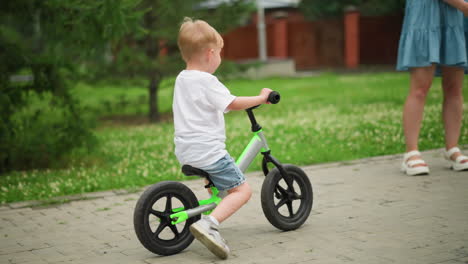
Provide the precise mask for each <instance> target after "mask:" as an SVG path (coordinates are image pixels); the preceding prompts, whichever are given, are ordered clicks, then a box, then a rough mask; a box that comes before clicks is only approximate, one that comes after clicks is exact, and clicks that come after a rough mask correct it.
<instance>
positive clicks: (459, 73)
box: [442, 67, 467, 163]
mask: <svg viewBox="0 0 468 264" xmlns="http://www.w3.org/2000/svg"><path fill="white" fill-rule="evenodd" d="M463 77H464V70H463V69H462V68H459V67H443V68H442V89H443V91H444V102H443V105H442V118H443V121H444V128H445V148H446V149H447V150H449V149H451V148H453V147H456V146H458V139H459V138H460V129H461V124H462V114H463V93H462V87H463ZM460 155H461V153H460V152H457V153H454V154H453V155H452V157H451V159H453V160H455V159H456V158H457V157H458V156H460ZM463 162H467V160H465V161H462V163H463Z"/></svg>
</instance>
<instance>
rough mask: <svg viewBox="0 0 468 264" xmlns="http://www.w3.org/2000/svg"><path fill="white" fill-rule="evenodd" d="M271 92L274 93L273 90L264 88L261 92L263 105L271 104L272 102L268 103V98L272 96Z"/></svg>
mask: <svg viewBox="0 0 468 264" xmlns="http://www.w3.org/2000/svg"><path fill="white" fill-rule="evenodd" d="M271 92H273V90H271V89H270V88H263V89H262V90H261V91H260V96H261V97H262V98H263V104H269V103H270V102H268V96H269V95H270V93H271Z"/></svg>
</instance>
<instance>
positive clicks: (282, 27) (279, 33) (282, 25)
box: [269, 18, 288, 59]
mask: <svg viewBox="0 0 468 264" xmlns="http://www.w3.org/2000/svg"><path fill="white" fill-rule="evenodd" d="M272 32H273V36H272V38H269V39H274V42H273V45H272V46H273V49H272V51H271V53H270V56H271V57H275V58H282V59H284V58H287V57H288V21H287V19H284V18H278V19H276V20H275V22H274V24H273V29H272Z"/></svg>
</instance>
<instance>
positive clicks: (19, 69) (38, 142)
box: [0, 0, 253, 173]
mask: <svg viewBox="0 0 468 264" xmlns="http://www.w3.org/2000/svg"><path fill="white" fill-rule="evenodd" d="M201 2H203V1H202V0H100V1H91V0H67V1H63V0H4V1H0V62H1V63H0V173H1V172H5V171H10V170H16V169H31V168H47V167H51V166H54V164H60V163H63V161H65V160H66V159H67V157H68V156H70V155H71V154H72V153H73V152H76V151H83V150H84V151H89V150H91V149H92V147H94V146H97V143H98V142H97V140H96V137H95V136H94V133H93V128H94V124H95V122H94V120H93V117H94V116H91V115H88V114H87V113H88V111H83V106H82V102H80V101H79V100H77V98H75V97H74V96H73V93H72V92H71V90H72V88H73V87H74V86H75V84H76V83H78V82H80V81H83V80H85V81H88V82H98V81H99V80H103V79H119V78H120V79H124V78H127V80H128V78H129V77H130V78H132V77H133V78H135V77H137V78H145V79H146V80H147V84H146V85H147V86H148V99H149V100H148V101H147V105H148V113H149V118H150V120H152V121H158V120H159V112H158V105H157V101H158V99H157V92H158V88H159V85H160V83H161V81H162V80H163V78H164V77H166V76H169V75H171V74H174V73H175V72H177V71H178V70H180V69H181V67H182V65H183V63H182V60H181V59H180V57H179V55H178V51H177V45H176V39H177V33H178V30H179V25H180V23H181V21H182V20H183V18H184V17H185V16H189V17H193V18H201V19H204V20H206V21H208V22H209V23H211V24H212V25H213V26H214V27H215V28H217V29H218V30H219V31H220V32H223V31H225V30H229V29H231V28H233V27H235V26H237V25H238V24H240V23H242V21H243V20H245V18H246V16H248V15H249V12H250V11H252V10H253V6H252V4H249V3H246V2H245V1H232V2H230V3H224V4H222V5H221V6H219V7H218V8H216V9H212V10H210V9H205V8H201V5H200V3H201ZM161 55H164V56H161Z"/></svg>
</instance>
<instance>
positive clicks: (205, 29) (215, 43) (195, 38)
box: [177, 17, 224, 61]
mask: <svg viewBox="0 0 468 264" xmlns="http://www.w3.org/2000/svg"><path fill="white" fill-rule="evenodd" d="M177 44H178V46H179V50H180V53H181V54H182V58H183V59H184V60H185V61H189V60H191V59H192V58H193V56H194V55H197V54H200V53H201V52H202V51H203V49H205V48H212V47H216V48H222V47H223V45H224V42H223V38H222V37H221V35H220V34H219V33H218V31H216V29H214V28H213V27H212V26H210V25H209V24H208V23H206V22H205V21H203V20H192V19H191V18H188V17H186V18H184V22H183V23H182V25H181V26H180V30H179V37H178V39H177Z"/></svg>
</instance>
